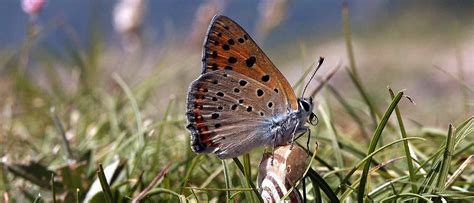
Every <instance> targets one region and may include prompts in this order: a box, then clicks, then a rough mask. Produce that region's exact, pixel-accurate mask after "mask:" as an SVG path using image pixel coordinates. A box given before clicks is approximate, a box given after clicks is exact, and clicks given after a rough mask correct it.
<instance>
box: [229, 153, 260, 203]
mask: <svg viewBox="0 0 474 203" xmlns="http://www.w3.org/2000/svg"><path fill="white" fill-rule="evenodd" d="M233 160H234V163H235V164H236V165H237V168H239V170H240V172H242V174H243V175H244V177H245V179H246V180H245V181H246V182H247V183H248V184H249V186H250V187H251V188H252V190H253V192H254V193H255V195H256V196H257V199H258V201H259V202H263V200H262V198H261V197H260V193H259V192H258V190H257V187H255V184H254V183H253V182H252V180H251V179H250V178H249V177H248V176H246V175H245V169H244V166H243V165H242V163H241V162H240V160H239V159H238V158H233ZM252 201H253V199H252Z"/></svg>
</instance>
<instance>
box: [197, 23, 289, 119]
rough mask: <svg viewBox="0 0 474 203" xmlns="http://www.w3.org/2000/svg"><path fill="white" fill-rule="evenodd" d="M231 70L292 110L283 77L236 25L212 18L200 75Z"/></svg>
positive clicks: (205, 42)
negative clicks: (262, 86) (261, 87)
mask: <svg viewBox="0 0 474 203" xmlns="http://www.w3.org/2000/svg"><path fill="white" fill-rule="evenodd" d="M216 70H231V71H235V72H238V73H240V74H243V75H245V76H247V77H250V78H253V79H254V80H256V81H258V82H260V83H262V84H263V85H265V86H267V87H268V88H270V89H272V90H273V91H275V93H278V94H281V97H284V98H286V99H285V101H284V104H286V105H287V106H289V107H290V108H291V109H292V110H296V109H298V102H297V100H296V96H295V94H294V92H293V89H292V88H291V86H290V84H289V83H288V81H287V80H286V78H285V77H284V76H283V74H282V73H281V72H280V71H279V70H278V69H277V68H276V67H275V65H274V64H273V63H272V62H271V61H270V59H269V58H268V57H267V56H266V55H265V53H263V51H262V50H261V49H260V48H259V47H258V45H257V44H256V43H255V42H254V41H253V39H252V38H251V37H250V36H249V35H248V34H247V32H245V30H244V29H243V28H242V27H240V26H239V25H238V24H237V23H235V22H234V21H233V20H231V19H230V18H228V17H225V16H215V17H214V18H213V19H212V21H211V25H210V26H209V30H208V33H207V37H206V39H205V41H204V49H203V69H202V73H206V72H210V71H216Z"/></svg>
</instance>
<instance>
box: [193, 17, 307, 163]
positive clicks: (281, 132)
mask: <svg viewBox="0 0 474 203" xmlns="http://www.w3.org/2000/svg"><path fill="white" fill-rule="evenodd" d="M202 61H203V68H202V73H201V75H200V76H199V77H198V79H196V80H195V81H194V82H192V83H191V85H190V87H189V90H188V98H187V113H186V116H187V119H188V125H187V128H188V130H189V131H190V132H191V148H192V150H193V151H194V152H196V153H215V154H217V155H218V156H219V158H222V159H225V158H233V157H237V156H239V155H241V154H243V153H246V152H248V151H250V150H251V149H253V148H256V147H259V146H273V147H275V146H279V145H284V144H286V143H288V141H290V140H292V138H293V139H294V137H295V134H298V133H301V132H304V131H306V129H307V127H305V126H304V124H305V123H306V122H305V120H306V118H307V117H308V116H309V115H310V114H311V111H312V101H311V100H309V101H308V100H306V99H297V98H296V96H295V94H294V92H293V89H292V88H291V86H290V85H289V83H288V81H287V80H286V79H285V78H284V76H283V75H282V74H281V73H280V71H279V70H278V69H277V68H276V67H275V66H274V65H273V63H272V62H271V61H270V60H269V59H268V57H267V56H266V55H265V54H264V53H263V51H262V50H261V49H260V48H259V47H258V46H257V45H256V43H255V42H254V41H253V40H252V39H251V38H250V36H249V35H248V34H247V33H246V32H245V31H244V30H243V29H242V28H241V27H240V26H239V25H238V24H237V23H235V22H234V21H232V20H231V19H229V18H227V17H225V16H215V17H214V18H213V20H212V21H211V25H210V27H209V30H208V35H207V37H206V39H205V41H204V50H203V60H202Z"/></svg>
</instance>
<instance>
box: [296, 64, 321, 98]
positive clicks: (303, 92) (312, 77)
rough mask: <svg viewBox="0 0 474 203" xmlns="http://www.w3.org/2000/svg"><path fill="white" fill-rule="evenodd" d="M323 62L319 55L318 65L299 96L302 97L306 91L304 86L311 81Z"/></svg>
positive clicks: (306, 86)
mask: <svg viewBox="0 0 474 203" xmlns="http://www.w3.org/2000/svg"><path fill="white" fill-rule="evenodd" d="M323 62H324V57H319V60H318V66H317V67H316V70H314V72H313V75H311V78H310V79H309V81H308V82H307V83H306V85H305V86H304V89H303V94H302V95H301V98H304V93H305V92H306V88H308V85H309V83H310V82H311V80H313V78H314V76H315V75H316V72H318V70H319V68H321V65H323Z"/></svg>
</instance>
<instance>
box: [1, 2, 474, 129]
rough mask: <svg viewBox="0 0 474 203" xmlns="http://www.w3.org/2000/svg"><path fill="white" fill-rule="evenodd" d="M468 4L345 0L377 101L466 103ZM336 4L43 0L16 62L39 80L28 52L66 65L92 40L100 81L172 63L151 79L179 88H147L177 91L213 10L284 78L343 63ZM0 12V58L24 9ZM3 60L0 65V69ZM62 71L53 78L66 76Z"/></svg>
mask: <svg viewBox="0 0 474 203" xmlns="http://www.w3.org/2000/svg"><path fill="white" fill-rule="evenodd" d="M473 8H474V3H473V2H472V1H453V2H449V3H448V2H445V1H432V2H430V3H426V2H418V1H377V2H373V1H349V10H350V23H351V31H352V38H353V40H352V41H353V47H354V52H355V58H356V63H357V67H358V68H359V69H361V71H360V72H361V74H362V80H363V83H364V84H366V85H367V87H368V89H369V91H370V92H371V94H373V95H374V97H376V98H378V99H383V98H385V96H386V95H385V94H384V93H383V92H385V91H386V86H387V85H391V86H392V87H393V88H395V89H406V90H407V94H409V95H411V96H412V97H413V99H414V100H415V101H416V103H417V104H418V105H417V106H412V105H410V106H409V107H407V108H409V110H408V111H407V112H410V113H414V114H413V115H411V116H414V117H416V118H423V120H424V121H426V122H429V123H431V124H436V123H437V122H439V121H442V122H447V121H453V119H454V120H455V119H456V118H457V116H458V114H459V113H460V112H466V111H465V110H466V109H467V108H470V107H472V92H470V94H471V97H469V96H468V95H467V93H466V92H465V91H464V93H463V90H461V89H462V88H461V89H460V88H459V87H460V84H459V80H458V79H460V78H459V73H460V72H463V75H464V76H463V78H461V79H463V80H465V81H464V82H462V83H463V84H464V85H467V86H472V83H473V81H472V80H473V78H474V77H473V76H474V68H472V66H473V63H474V62H473V60H472V53H474V38H473V37H472V36H473V32H474V26H473V25H474V21H473V19H474V18H473V15H474V14H473V12H472V10H473ZM341 12H342V2H341V1H320V2H317V3H316V2H313V1H284V0H279V1H212V0H207V1H192V2H188V1H166V0H165V1H142V0H135V1H133V0H130V1H110V0H102V1H75V0H65V1H46V3H45V4H44V6H43V8H42V10H41V11H39V12H38V14H35V15H36V16H35V17H34V18H35V20H34V24H35V31H34V32H37V33H35V35H34V40H33V41H34V42H33V44H32V46H31V49H32V50H31V52H32V56H31V57H29V60H28V63H27V64H25V65H26V66H25V67H26V69H27V75H29V76H32V77H31V78H29V79H31V80H39V81H38V83H39V85H41V84H44V83H47V81H42V80H45V79H44V78H42V77H41V73H36V72H41V70H39V69H40V68H38V66H39V64H38V63H39V61H38V60H41V58H42V57H43V56H45V55H49V56H51V55H54V56H55V57H58V59H59V60H62V61H65V62H66V63H67V61H68V60H72V59H70V56H67V55H68V53H65V50H67V49H68V48H71V46H80V47H81V48H88V47H89V48H90V46H92V45H91V43H92V42H93V41H94V40H97V41H98V42H100V44H99V45H96V46H97V48H98V49H99V50H100V51H101V54H103V57H104V58H103V59H101V60H100V61H98V62H97V63H98V64H97V65H98V67H100V69H101V70H100V72H101V76H100V78H101V79H104V80H108V79H110V73H111V72H118V73H122V75H123V77H125V78H126V80H127V81H129V82H131V83H135V82H137V81H141V80H142V79H143V77H145V76H147V75H149V74H150V73H151V72H156V71H158V67H157V64H163V63H164V64H167V65H166V66H168V68H162V69H166V70H162V71H163V73H162V74H171V73H170V72H173V71H175V73H173V74H177V75H180V76H181V75H182V76H183V77H184V79H185V80H180V81H176V80H172V79H171V80H170V81H173V84H170V81H163V82H162V84H161V85H164V86H175V87H176V90H179V91H163V92H162V91H157V92H155V93H154V94H155V95H160V96H161V97H163V96H166V97H168V96H170V95H171V94H173V95H175V96H178V97H179V98H183V97H184V95H185V92H186V87H187V84H189V82H190V81H191V80H192V79H193V78H195V77H197V76H198V73H199V70H200V66H201V65H200V60H199V55H200V52H201V50H200V49H201V45H202V41H203V38H204V35H205V32H206V30H207V26H208V23H209V19H210V18H211V17H212V16H213V15H214V14H223V15H227V16H229V17H231V18H233V19H234V20H235V21H236V22H238V23H239V24H241V25H242V26H243V27H244V28H245V29H246V30H247V31H248V32H249V33H251V35H252V36H253V38H254V39H255V40H256V41H257V42H258V43H259V45H260V46H261V47H262V48H263V50H264V51H265V52H266V53H267V55H268V56H269V57H270V58H271V59H272V61H273V62H274V63H275V64H276V65H277V67H278V68H279V69H280V70H282V72H283V73H284V74H285V75H286V76H287V77H288V79H289V80H290V82H292V84H293V83H294V82H295V80H296V79H297V78H299V77H300V76H301V73H302V72H301V71H302V70H303V69H305V68H308V67H309V66H310V65H311V63H312V62H314V61H315V60H316V59H317V57H319V56H324V57H326V63H325V65H324V66H325V67H323V68H322V70H321V74H322V75H324V73H325V71H328V70H330V68H331V67H333V66H335V65H336V64H338V63H341V64H342V65H343V66H347V65H348V63H347V54H346V53H347V52H346V49H345V45H344V40H343V32H342V17H341ZM0 17H1V18H0V24H1V25H2V28H1V29H2V32H0V44H2V46H1V48H0V54H1V55H0V56H2V59H3V60H2V62H3V63H4V64H5V63H6V60H5V59H7V58H8V57H13V56H14V55H15V54H17V53H18V52H19V51H21V48H22V46H24V44H25V43H26V40H27V38H28V36H27V33H28V32H27V29H28V26H27V23H28V21H29V19H30V16H29V15H28V14H26V13H25V12H24V11H23V10H22V8H21V4H20V3H19V2H18V1H16V0H6V1H2V2H1V3H0ZM127 18H128V20H127ZM120 19H121V20H120ZM66 52H67V51H66ZM40 55H42V56H40ZM38 57H39V58H40V59H38ZM173 60H178V61H176V62H184V63H185V64H186V65H185V67H182V66H184V64H178V63H173V62H172V61H173ZM54 66H55V67H54V68H53V69H54V71H58V72H64V70H67V71H73V70H71V69H74V67H71V65H70V64H64V63H63V64H54ZM176 66H180V67H181V68H180V69H179V70H178V69H176V68H174V67H176ZM11 68H12V67H8V66H3V68H2V71H3V72H5V71H9V69H11ZM102 72H105V73H104V74H102ZM340 72H343V71H340ZM129 73H130V74H129ZM63 74H64V73H61V78H62V77H68V76H65V75H63ZM95 74H99V73H95ZM66 75H67V74H66ZM343 75H344V74H336V77H335V78H334V79H333V81H332V83H333V84H334V85H336V86H337V87H341V88H347V90H348V91H349V90H350V89H351V88H352V87H350V86H348V83H347V80H348V78H347V77H344V76H343ZM4 79H7V80H8V78H4ZM64 80H69V79H64ZM162 80H166V79H164V78H163V79H162ZM176 82H179V84H175V83H176ZM65 85H67V86H69V85H70V86H74V85H75V84H73V83H70V84H65ZM4 87H5V86H4ZM162 89H166V90H170V89H169V88H162ZM470 89H471V90H472V88H470ZM466 91H469V90H466ZM347 94H351V93H350V91H349V92H348V93H347ZM466 105H468V106H466ZM448 106H449V108H448ZM469 106H470V107H469ZM425 107H426V108H425ZM414 109H416V111H413V110H414ZM468 112H469V111H468ZM470 112H472V111H470Z"/></svg>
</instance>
